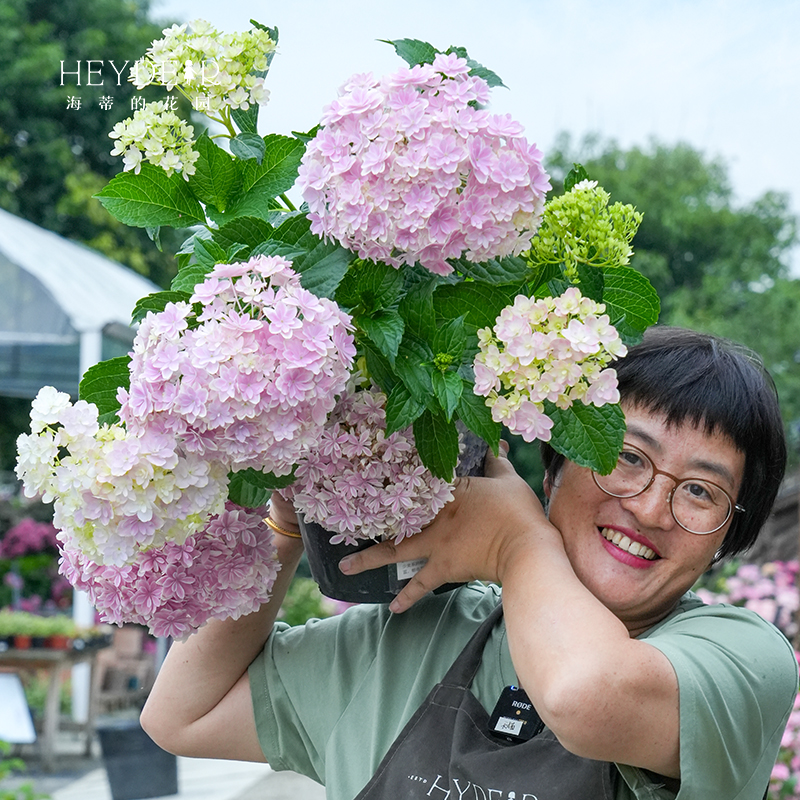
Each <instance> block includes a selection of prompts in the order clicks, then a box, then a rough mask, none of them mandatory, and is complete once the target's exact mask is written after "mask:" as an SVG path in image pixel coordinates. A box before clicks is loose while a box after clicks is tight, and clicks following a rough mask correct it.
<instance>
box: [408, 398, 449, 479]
mask: <svg viewBox="0 0 800 800" xmlns="http://www.w3.org/2000/svg"><path fill="white" fill-rule="evenodd" d="M414 442H415V443H416V445H417V450H418V451H419V456H420V458H421V459H422V463H423V464H424V465H425V466H426V467H427V468H428V469H429V470H430V471H431V472H432V473H433V474H434V475H435V476H436V477H437V478H443V479H444V480H447V481H451V480H453V474H454V471H455V468H456V464H457V463H458V431H457V430H456V426H455V423H454V422H448V421H447V420H446V419H445V417H444V414H441V413H440V414H433V413H431V412H430V411H429V410H425V411H423V412H422V414H420V416H419V417H417V419H416V420H415V421H414Z"/></svg>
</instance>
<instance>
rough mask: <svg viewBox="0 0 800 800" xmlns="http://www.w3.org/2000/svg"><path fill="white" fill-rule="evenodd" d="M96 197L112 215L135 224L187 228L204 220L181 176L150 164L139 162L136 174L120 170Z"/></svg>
mask: <svg viewBox="0 0 800 800" xmlns="http://www.w3.org/2000/svg"><path fill="white" fill-rule="evenodd" d="M95 197H97V199H98V200H99V201H100V202H101V203H102V204H103V206H104V207H105V208H106V210H107V211H108V212H109V213H110V214H111V215H112V216H113V217H115V218H116V219H118V220H119V221H120V222H124V223H125V224H126V225H131V226H133V227H135V228H155V227H158V226H161V225H168V226H170V227H172V228H188V227H189V226H190V225H198V224H200V223H203V222H205V221H206V217H205V213H204V212H203V207H202V206H201V205H200V203H199V202H198V201H197V198H196V197H195V196H194V195H193V194H192V192H191V189H190V188H189V185H188V183H187V182H186V181H185V180H184V179H183V177H182V176H181V175H179V174H178V173H177V172H175V173H173V174H172V175H167V173H166V172H164V170H163V169H161V168H160V167H154V166H153V165H152V164H147V163H145V164H142V166H141V171H140V172H139V174H138V175H136V174H134V173H133V172H121V173H119V175H117V176H116V177H114V178H112V179H111V180H110V181H109V183H108V184H107V185H106V186H105V187H104V188H103V190H102V191H101V192H99V193H98V194H96V195H95Z"/></svg>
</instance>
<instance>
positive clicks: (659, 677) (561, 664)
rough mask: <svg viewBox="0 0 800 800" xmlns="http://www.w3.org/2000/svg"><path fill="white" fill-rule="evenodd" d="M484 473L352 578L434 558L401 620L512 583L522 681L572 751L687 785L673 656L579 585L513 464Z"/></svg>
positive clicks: (405, 602) (403, 598)
mask: <svg viewBox="0 0 800 800" xmlns="http://www.w3.org/2000/svg"><path fill="white" fill-rule="evenodd" d="M486 474H487V477H486V478H478V479H473V478H469V479H466V480H465V481H462V482H461V483H460V485H459V486H458V487H457V491H456V498H455V500H454V501H453V502H452V503H450V504H448V505H447V506H445V508H444V509H443V510H442V512H440V514H439V516H438V517H437V518H436V520H434V522H433V523H432V524H431V525H430V526H429V527H428V528H427V529H426V530H425V531H423V532H422V533H420V534H417V535H415V536H412V537H410V538H408V539H405V540H403V541H402V542H401V543H400V544H399V545H397V546H396V547H395V546H394V545H393V544H392V543H390V542H389V543H383V544H380V545H377V546H375V547H373V548H369V549H367V550H364V551H362V552H361V553H358V554H356V555H355V556H351V557H350V558H349V559H347V560H346V562H345V564H344V565H343V568H344V570H345V571H349V572H356V571H361V570H362V569H365V568H371V567H374V566H379V565H381V564H384V563H391V562H394V561H400V560H411V559H415V558H427V559H428V562H427V564H426V565H425V567H424V568H423V569H422V570H421V571H420V572H419V573H418V574H417V575H416V576H415V577H414V578H413V579H412V581H411V582H410V583H409V584H408V585H407V586H406V587H405V589H404V590H403V592H402V593H401V594H400V595H398V597H397V598H396V600H395V601H394V603H393V604H392V606H391V607H392V610H393V611H396V612H401V611H404V610H405V609H407V608H408V607H409V606H410V605H412V604H413V603H414V602H416V600H418V599H419V598H420V597H422V596H423V595H424V594H425V593H426V592H428V591H430V590H432V589H434V588H436V587H437V586H439V585H442V584H444V583H448V582H455V581H468V580H484V581H492V582H497V583H500V584H502V586H503V606H504V612H505V614H504V615H505V619H506V628H507V631H508V641H509V647H510V650H511V656H512V660H513V662H514V667H515V670H516V672H517V676H518V678H519V681H520V683H521V685H522V687H523V688H524V689H525V690H526V692H527V693H528V695H529V696H530V698H531V700H532V701H533V703H534V705H535V706H536V708H537V710H538V711H539V714H540V715H541V717H542V719H543V720H544V722H545V723H546V724H547V725H548V727H549V728H550V729H551V730H552V731H553V732H554V733H555V734H556V736H558V738H559V740H560V741H561V742H562V744H563V745H564V746H565V747H566V748H567V749H568V750H570V751H572V752H574V753H577V754H578V755H582V756H585V757H587V758H593V759H598V760H604V761H617V762H620V763H626V764H631V765H634V766H639V767H644V768H647V769H650V770H652V771H653V772H656V773H659V774H661V775H666V776H671V777H678V776H679V714H678V685H677V678H676V676H675V673H674V671H673V670H672V667H671V665H670V663H669V661H668V659H667V658H666V656H664V655H663V654H662V653H661V652H660V651H658V650H657V649H656V648H654V647H652V646H650V645H648V644H646V643H645V642H640V641H637V640H635V639H631V638H630V635H629V633H628V630H627V628H626V627H625V625H624V624H623V623H622V622H621V621H620V620H619V619H618V618H617V617H616V616H615V615H614V614H613V613H612V612H611V611H609V610H608V609H607V608H606V607H605V606H604V605H603V604H602V603H601V602H600V601H599V600H598V599H597V598H596V597H594V595H592V594H591V593H590V592H589V590H588V589H586V587H585V586H584V585H583V584H582V583H581V582H580V581H579V580H578V578H577V576H576V575H575V572H574V571H573V569H572V566H571V564H570V562H569V559H568V558H567V555H566V552H565V549H564V544H563V539H562V538H561V534H560V533H559V531H558V530H557V529H556V528H555V527H554V526H553V525H552V524H550V522H549V521H548V520H547V518H546V517H545V515H544V512H543V510H542V507H541V504H540V503H539V501H538V499H537V498H536V496H535V494H534V493H533V492H532V491H531V489H530V488H529V487H528V486H527V484H526V483H525V482H524V481H523V480H522V479H521V478H519V476H517V475H516V473H515V472H514V470H513V467H512V466H511V464H510V463H509V462H508V460H507V459H506V458H500V459H492V458H488V459H487V465H486Z"/></svg>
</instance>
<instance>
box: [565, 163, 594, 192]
mask: <svg viewBox="0 0 800 800" xmlns="http://www.w3.org/2000/svg"><path fill="white" fill-rule="evenodd" d="M588 180H589V173H588V172H587V171H586V170H585V169H584V167H583V164H573V165H572V169H571V170H570V171H569V172H568V173H567V177H566V178H564V191H565V192H569V191H571V190H572V187H573V186H575V184H576V183H580V182H581V181H588Z"/></svg>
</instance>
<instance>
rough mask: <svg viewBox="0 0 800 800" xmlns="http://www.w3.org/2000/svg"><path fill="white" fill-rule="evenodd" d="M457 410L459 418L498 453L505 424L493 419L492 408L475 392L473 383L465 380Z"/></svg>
mask: <svg viewBox="0 0 800 800" xmlns="http://www.w3.org/2000/svg"><path fill="white" fill-rule="evenodd" d="M456 410H457V412H458V417H459V419H460V420H461V421H462V422H463V423H464V424H465V425H466V426H467V427H468V428H469V429H470V430H471V431H472V432H473V433H475V434H477V435H478V436H480V437H481V439H483V440H484V441H485V442H486V444H488V445H489V447H491V448H492V452H493V453H494V454H495V455H497V454H498V452H499V450H498V448H499V445H500V436H501V434H502V432H503V426H502V425H501V424H500V423H499V422H495V421H494V420H493V419H492V411H491V409H490V408H489V407H488V406H487V405H486V402H485V400H484V398H483V397H479V396H478V395H476V394H475V392H474V386H473V384H472V383H469V382H468V381H464V389H463V391H462V392H461V397H460V398H459V401H458V408H457V409H456Z"/></svg>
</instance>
